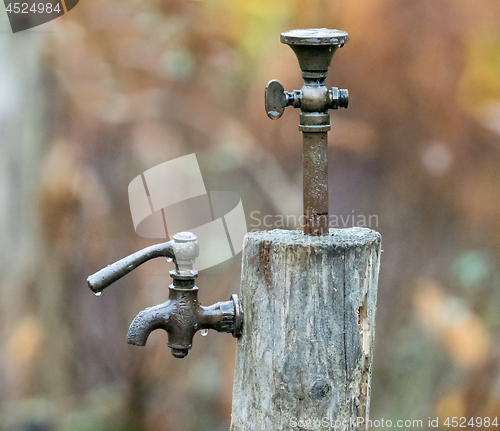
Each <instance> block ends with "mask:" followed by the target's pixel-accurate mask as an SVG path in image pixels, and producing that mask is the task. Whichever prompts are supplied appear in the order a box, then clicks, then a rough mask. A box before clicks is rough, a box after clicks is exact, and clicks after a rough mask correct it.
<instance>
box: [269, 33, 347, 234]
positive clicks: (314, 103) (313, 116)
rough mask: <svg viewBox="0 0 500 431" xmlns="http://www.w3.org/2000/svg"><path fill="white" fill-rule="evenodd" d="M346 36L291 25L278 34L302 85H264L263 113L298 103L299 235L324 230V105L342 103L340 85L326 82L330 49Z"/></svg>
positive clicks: (275, 112)
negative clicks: (301, 178)
mask: <svg viewBox="0 0 500 431" xmlns="http://www.w3.org/2000/svg"><path fill="white" fill-rule="evenodd" d="M348 40H349V36H348V34H347V33H346V32H344V31H340V30H329V29H324V28H323V29H305V30H291V31H288V32H285V33H282V34H281V42H282V43H285V44H287V45H289V46H290V48H291V49H292V50H293V52H294V53H295V55H296V56H297V59H298V61H299V66H300V68H301V70H302V78H303V79H304V85H303V86H302V88H301V89H300V90H294V91H293V92H287V91H285V90H284V88H283V86H282V85H281V83H280V82H279V81H276V80H273V81H270V82H269V83H268V84H267V87H266V93H265V105H266V112H267V115H268V116H269V118H271V119H273V120H277V119H278V118H280V117H281V116H282V115H283V112H284V109H285V108H286V107H287V106H290V105H292V106H293V107H294V108H300V109H301V111H302V112H301V114H300V125H299V130H300V131H301V132H303V145H304V149H303V169H304V174H303V175H304V185H303V193H304V208H303V210H304V219H305V223H304V234H306V235H314V236H318V235H328V160H327V148H328V140H327V132H328V131H329V130H330V129H331V126H330V115H329V114H328V110H330V109H338V108H347V106H348V103H349V93H348V91H347V90H345V89H339V88H337V87H333V88H331V89H328V88H327V87H326V86H325V79H326V75H327V73H328V68H329V67H330V63H331V61H332V58H333V54H334V53H335V51H336V50H337V49H338V48H341V47H342V46H344V44H345V43H346V42H347V41H348Z"/></svg>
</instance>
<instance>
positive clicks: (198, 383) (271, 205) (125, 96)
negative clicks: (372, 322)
mask: <svg viewBox="0 0 500 431" xmlns="http://www.w3.org/2000/svg"><path fill="white" fill-rule="evenodd" d="M0 15H2V14H0ZM0 23H1V25H2V26H1V28H2V32H1V33H0V64H1V67H0V143H1V147H0V149H1V153H0V244H1V247H0V274H1V278H0V313H1V314H0V340H1V342H0V429H1V430H9V431H10V430H12V431H46V430H61V431H87V430H88V431H132V430H134V431H136V430H145V431H173V430H175V431H200V430H209V431H222V430H227V429H228V428H229V421H230V412H231V391H232V375H233V366H234V352H235V340H234V339H233V338H232V337H230V336H228V335H220V334H216V333H213V332H211V333H210V334H209V336H208V337H200V336H199V334H197V335H196V338H195V341H194V346H193V349H192V350H191V352H190V353H189V355H188V356H187V357H186V358H185V359H183V360H176V359H174V358H173V357H172V356H171V354H170V352H169V349H168V348H167V346H166V334H165V333H163V332H161V331H156V332H155V333H153V334H152V335H151V337H150V340H149V342H148V345H147V347H145V348H137V347H132V346H129V345H127V344H126V342H125V335H126V332H127V329H128V325H129V324H130V322H131V320H132V319H133V317H134V316H135V315H136V313H138V312H139V311H140V310H141V309H143V308H144V307H146V306H151V305H155V304H157V303H160V302H162V301H164V300H165V299H166V295H167V285H168V283H169V278H168V276H165V275H161V274H162V273H163V274H165V273H166V270H165V267H166V265H167V264H166V263H165V262H164V261H160V260H158V261H153V262H149V263H147V264H146V265H144V266H142V267H140V268H139V269H137V270H136V271H134V273H132V274H131V275H129V276H128V277H126V278H124V279H123V280H121V281H120V282H118V283H116V285H114V286H112V287H111V288H109V289H107V290H106V291H105V292H104V293H103V295H102V296H101V297H100V298H96V297H95V296H94V295H93V294H92V293H91V292H90V290H89V289H88V288H87V287H86V283H85V279H86V277H87V276H88V275H89V274H91V273H93V272H95V271H96V270H98V269H100V268H101V267H103V266H105V265H106V264H109V263H112V262H114V261H115V260H117V259H119V258H121V257H123V256H125V255H128V254H130V253H132V252H134V251H136V250H138V249H140V248H142V247H145V246H147V245H150V244H153V243H154V242H157V241H155V240H147V239H143V238H140V237H139V236H138V235H136V233H135V232H134V228H133V225H132V220H131V216H130V209H129V205H128V197H127V187H128V184H129V182H130V181H131V180H132V179H133V178H135V177H136V176H137V175H139V174H140V173H141V172H143V171H144V170H146V169H148V168H151V167H153V166H155V165H157V164H159V163H162V162H165V161H167V160H171V159H174V158H176V157H179V156H183V155H186V154H191V153H196V155H197V158H198V161H199V163H200V166H201V170H202V173H203V176H204V180H205V184H206V187H207V189H208V190H224V191H233V192H235V193H238V194H239V195H240V196H241V197H242V200H243V205H244V208H245V211H246V214H247V221H248V224H249V229H253V228H255V227H256V226H255V225H253V226H252V223H254V221H253V220H252V219H251V218H250V217H249V215H250V213H251V212H252V211H260V212H261V214H262V215H265V214H271V215H278V214H284V215H288V214H296V215H299V214H300V211H301V136H300V133H299V132H298V130H297V126H298V114H299V113H298V110H293V109H291V108H289V109H288V110H287V112H286V113H285V115H284V116H283V117H282V119H281V120H280V121H278V122H272V121H271V120H269V119H268V118H267V117H266V114H265V112H264V106H263V95H264V87H265V85H266V83H267V81H268V80H270V79H273V78H276V79H280V80H281V82H282V83H283V84H284V86H285V88H286V89H287V90H289V91H291V90H293V89H298V88H300V87H301V85H302V80H301V76H300V70H299V67H298V64H297V61H296V58H295V56H294V54H293V52H292V51H291V50H290V48H289V47H287V46H285V45H282V44H280V42H279V34H280V33H281V32H282V31H285V30H289V29H292V28H307V27H328V28H338V29H341V30H345V31H347V32H348V33H349V35H350V38H351V41H350V42H349V43H348V44H347V45H346V46H345V47H344V48H342V49H341V50H339V51H337V53H336V54H335V57H334V60H333V63H332V67H331V69H330V74H329V78H328V80H327V84H328V85H329V86H338V87H340V88H348V89H349V92H350V106H349V109H348V110H342V111H338V112H332V113H331V114H332V122H333V127H332V132H331V133H330V156H329V157H330V212H331V213H332V214H336V215H344V216H347V215H350V214H363V215H377V217H378V226H374V225H372V227H373V228H375V229H376V230H378V231H380V232H381V234H382V237H383V249H384V253H383V255H382V267H381V273H380V284H379V306H378V315H377V337H376V350H375V359H374V369H373V387H372V408H371V417H372V419H381V418H384V419H385V420H387V419H391V420H393V421H395V420H398V419H403V420H405V419H423V420H424V429H427V421H428V419H427V418H428V417H429V416H431V417H433V418H435V417H436V416H439V418H440V420H441V422H442V421H444V419H445V418H446V417H448V416H450V417H451V416H467V417H471V416H482V417H484V416H490V417H495V416H497V417H498V416H500V368H499V359H500V347H499V346H500V343H499V341H500V313H499V305H500V270H499V268H500V267H499V258H500V136H499V135H500V79H499V77H500V25H499V23H500V3H499V2H498V0H474V1H472V0H411V1H410V0H372V1H364V0H351V1H349V2H346V1H337V0H324V1H320V0H308V1H304V0H293V1H290V0H288V1H285V0H274V1H272V2H269V1H265V0H231V1H229V0H202V1H191V0H142V1H139V0H81V1H80V4H79V5H78V6H77V7H76V8H75V9H74V10H73V11H71V12H70V13H68V14H67V15H65V16H63V17H62V18H59V19H57V20H55V21H53V22H51V23H49V24H45V25H43V26H40V27H36V28H34V29H32V30H29V31H26V32H22V33H18V34H12V33H10V29H9V27H8V21H7V17H6V14H5V16H3V15H2V19H1V21H0ZM273 227H274V226H273ZM261 228H262V227H261ZM158 241H160V240H158ZM240 265H241V261H240V256H237V257H235V258H233V259H231V260H230V261H228V262H227V263H225V264H222V265H219V266H217V267H215V268H211V269H209V270H206V271H203V272H202V273H201V274H200V277H199V279H198V285H199V286H200V288H201V289H200V299H201V301H202V303H204V304H207V305H208V304H212V303H214V302H216V301H219V300H226V299H227V298H228V297H229V294H230V293H233V292H237V291H238V290H239V287H238V285H239V271H240ZM167 269H168V268H167ZM478 429H481V428H478ZM256 431H257V430H256Z"/></svg>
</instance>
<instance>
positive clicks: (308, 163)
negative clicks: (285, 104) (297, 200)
mask: <svg viewBox="0 0 500 431" xmlns="http://www.w3.org/2000/svg"><path fill="white" fill-rule="evenodd" d="M302 136H303V153H302V160H303V165H304V172H303V188H304V219H305V220H304V233H305V234H306V235H313V236H319V235H328V159H327V152H328V139H327V134H326V132H321V133H308V132H304V133H303V134H302Z"/></svg>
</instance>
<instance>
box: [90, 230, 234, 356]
mask: <svg viewBox="0 0 500 431" xmlns="http://www.w3.org/2000/svg"><path fill="white" fill-rule="evenodd" d="M198 255H199V245H198V239H197V237H196V236H195V235H194V234H192V233H191V232H180V233H177V234H176V235H174V237H173V240H172V241H168V242H165V243H162V244H157V245H153V246H151V247H147V248H145V249H143V250H140V251H138V252H136V253H134V254H132V255H130V256H128V257H125V258H123V259H121V260H119V261H118V262H115V263H113V264H111V265H109V266H107V267H106V268H104V269H101V270H100V271H99V272H96V273H95V274H93V275H91V276H90V277H89V278H88V279H87V283H88V285H89V287H90V289H92V291H93V292H94V293H95V294H96V295H99V294H100V293H101V292H102V291H103V290H104V289H105V288H106V287H108V286H109V285H110V284H112V283H114V282H115V281H117V280H119V279H120V278H122V277H123V276H124V275H126V274H128V273H129V272H131V271H133V270H134V269H135V268H137V267H138V266H139V265H141V264H142V263H144V262H146V261H148V260H150V259H153V258H155V257H166V258H167V260H173V261H174V263H175V269H174V270H172V271H170V277H172V279H173V283H172V284H171V285H170V286H169V299H168V300H167V301H166V302H164V303H163V304H159V305H156V306H154V307H150V308H146V309H145V310H144V311H141V312H140V313H139V314H138V315H137V316H136V318H135V319H134V321H133V322H132V324H131V325H130V328H129V330H128V334H127V342H128V343H129V344H133V345H136V346H144V345H146V341H147V339H148V336H149V334H150V333H151V332H152V331H154V330H155V329H163V330H165V331H167V332H168V346H169V347H170V348H171V349H172V355H174V356H175V357H176V358H183V357H184V356H186V355H187V354H188V352H189V349H190V348H191V347H192V343H193V337H194V334H195V333H196V331H198V330H208V329H215V330H216V331H218V332H227V333H231V334H233V336H234V337H239V336H240V335H241V332H242V329H243V310H242V306H241V302H240V300H239V299H238V296H237V295H231V300H230V301H225V302H218V303H216V304H214V305H211V306H209V307H204V306H203V305H201V304H199V302H198V287H197V286H196V285H195V278H196V277H197V276H198V272H197V271H195V270H194V269H193V264H194V262H195V259H196V258H197V257H198Z"/></svg>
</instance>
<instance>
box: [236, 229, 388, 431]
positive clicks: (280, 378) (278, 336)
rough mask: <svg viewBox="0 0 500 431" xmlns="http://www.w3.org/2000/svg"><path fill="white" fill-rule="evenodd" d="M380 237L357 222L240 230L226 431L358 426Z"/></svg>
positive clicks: (364, 403)
mask: <svg viewBox="0 0 500 431" xmlns="http://www.w3.org/2000/svg"><path fill="white" fill-rule="evenodd" d="M380 241H381V240H380V234H379V233H377V232H375V231H372V230H370V229H365V228H350V229H331V230H330V235H329V236H323V237H311V236H304V235H303V234H302V233H301V232H299V231H284V230H274V231H269V232H255V233H249V234H247V235H246V237H245V243H244V249H243V269H242V281H241V299H242V301H243V308H244V313H245V322H244V329H243V335H242V336H241V337H240V339H239V341H238V345H237V352H236V369H235V375H234V388H233V409H232V421H231V431H281V430H287V431H288V430H293V429H297V430H302V431H305V430H307V431H309V430H336V431H339V430H365V429H366V425H365V423H366V419H368V414H369V401H370V380H371V369H372V357H373V356H372V352H373V342H374V338H375V311H376V303H377V283H378V271H379V259H380V243H381V242H380ZM358 418H360V419H358ZM361 421H363V423H361ZM356 422H357V423H356Z"/></svg>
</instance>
